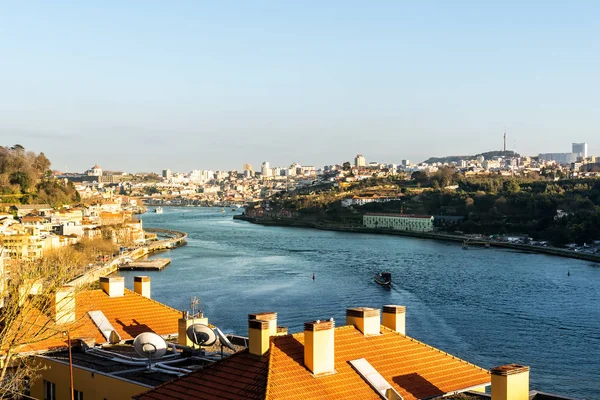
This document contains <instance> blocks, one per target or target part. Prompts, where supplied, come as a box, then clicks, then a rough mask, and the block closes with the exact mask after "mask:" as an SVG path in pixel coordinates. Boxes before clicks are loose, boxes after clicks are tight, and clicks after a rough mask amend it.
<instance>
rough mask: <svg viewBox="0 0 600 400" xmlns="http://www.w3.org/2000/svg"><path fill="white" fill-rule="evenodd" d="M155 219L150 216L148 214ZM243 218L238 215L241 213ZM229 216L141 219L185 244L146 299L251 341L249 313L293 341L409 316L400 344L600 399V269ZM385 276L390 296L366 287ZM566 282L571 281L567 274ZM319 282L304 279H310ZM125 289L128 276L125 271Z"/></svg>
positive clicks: (192, 212)
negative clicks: (181, 235) (373, 310)
mask: <svg viewBox="0 0 600 400" xmlns="http://www.w3.org/2000/svg"><path fill="white" fill-rule="evenodd" d="M151 211H152V210H151ZM239 212H240V211H237V213H239ZM233 214H234V212H233V211H231V209H225V212H221V209H220V208H191V207H190V208H171V207H165V209H164V214H154V213H151V212H149V213H148V214H145V215H143V216H142V218H143V221H144V225H145V226H148V227H159V228H169V229H175V230H180V231H185V232H187V233H188V234H189V237H188V245H187V246H184V247H181V248H178V249H175V250H173V251H170V252H168V254H166V253H162V254H157V255H155V256H154V257H170V258H171V259H172V263H171V265H169V266H168V267H167V268H166V269H165V270H164V271H162V272H147V273H146V272H144V274H147V275H150V276H151V278H152V297H153V298H154V299H156V300H158V301H161V302H163V303H165V304H168V305H170V306H172V307H174V308H177V309H181V310H184V309H189V308H190V305H189V303H190V297H191V296H198V297H199V298H200V300H201V308H202V310H203V311H204V313H205V315H206V316H208V318H209V321H210V322H211V323H213V324H215V325H217V326H219V327H220V328H221V329H222V330H224V331H226V332H233V333H236V334H240V335H244V336H246V335H247V314H248V313H252V312H261V311H276V312H277V313H278V318H279V324H280V325H286V326H288V327H289V328H290V331H291V332H297V331H300V330H301V329H302V323H303V322H305V321H309V320H314V319H325V318H330V317H333V318H334V319H335V320H336V322H337V324H338V325H342V324H344V322H345V309H346V308H347V307H353V306H370V307H377V308H381V306H382V305H384V304H400V305H406V306H407V322H406V324H407V328H406V329H407V333H408V335H410V336H412V337H415V338H417V339H419V340H421V341H424V342H425V343H428V344H430V345H432V346H435V347H437V348H440V349H442V350H445V351H447V352H449V353H451V354H454V355H457V356H459V357H461V358H464V359H466V360H467V361H470V362H472V363H474V364H477V365H480V366H482V367H484V368H489V367H492V366H497V365H500V364H504V363H510V362H517V363H524V364H526V365H530V366H531V388H532V389H538V390H542V391H547V392H554V393H560V394H565V395H571V396H574V397H585V398H597V396H598V389H599V388H600V265H598V264H593V263H589V262H585V261H579V260H573V259H568V258H559V257H552V256H545V255H538V254H527V253H520V252H514V251H510V250H495V249H475V248H470V249H469V250H466V251H465V250H462V249H461V246H460V245H459V244H456V243H445V242H436V241H430V240H419V239H413V238H405V237H395V236H385V235H368V234H351V233H340V232H327V231H318V230H312V229H300V228H281V227H264V226H260V225H253V224H250V223H247V222H243V221H234V220H233V219H232V215H233ZM383 270H387V271H391V272H392V276H393V280H394V287H393V289H391V290H388V289H385V288H382V287H380V286H379V285H377V284H375V283H374V281H373V276H374V274H375V273H376V272H379V271H383ZM568 272H570V276H568V275H567V273H568ZM313 273H314V274H315V276H316V279H315V280H314V281H313V280H312V274H313ZM120 274H121V275H123V276H125V277H126V285H127V287H129V288H130V289H132V288H133V276H135V275H139V274H140V272H121V273H120Z"/></svg>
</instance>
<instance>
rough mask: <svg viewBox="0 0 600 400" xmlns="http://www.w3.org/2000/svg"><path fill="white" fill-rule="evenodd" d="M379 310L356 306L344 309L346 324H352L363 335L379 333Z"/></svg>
mask: <svg viewBox="0 0 600 400" xmlns="http://www.w3.org/2000/svg"><path fill="white" fill-rule="evenodd" d="M379 315H380V311H379V309H377V308H370V307H357V308H348V309H346V325H354V326H355V327H356V328H357V329H358V330H359V331H361V332H362V333H363V335H365V336H372V335H379V334H380V333H381V332H380V321H379Z"/></svg>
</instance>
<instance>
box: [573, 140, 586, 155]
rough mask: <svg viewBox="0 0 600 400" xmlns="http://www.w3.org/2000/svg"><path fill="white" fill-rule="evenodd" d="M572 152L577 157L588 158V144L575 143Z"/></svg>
mask: <svg viewBox="0 0 600 400" xmlns="http://www.w3.org/2000/svg"><path fill="white" fill-rule="evenodd" d="M572 151H573V153H575V154H577V157H583V158H586V157H587V156H588V145H587V143H573V147H572Z"/></svg>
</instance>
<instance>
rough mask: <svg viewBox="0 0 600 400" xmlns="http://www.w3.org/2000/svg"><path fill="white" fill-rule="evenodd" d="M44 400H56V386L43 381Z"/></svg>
mask: <svg viewBox="0 0 600 400" xmlns="http://www.w3.org/2000/svg"><path fill="white" fill-rule="evenodd" d="M44 400H56V384H55V383H52V382H48V381H47V380H44Z"/></svg>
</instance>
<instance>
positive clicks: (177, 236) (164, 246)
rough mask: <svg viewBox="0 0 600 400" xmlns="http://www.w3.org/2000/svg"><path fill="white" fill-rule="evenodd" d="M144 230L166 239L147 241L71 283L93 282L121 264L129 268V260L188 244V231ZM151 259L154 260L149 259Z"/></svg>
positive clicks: (76, 284)
mask: <svg viewBox="0 0 600 400" xmlns="http://www.w3.org/2000/svg"><path fill="white" fill-rule="evenodd" d="M144 231H146V232H150V233H155V234H160V235H161V236H165V237H166V239H162V240H157V241H152V242H149V243H147V244H145V245H143V246H141V247H138V248H136V249H133V250H129V251H127V252H125V253H123V254H121V255H119V256H117V257H115V258H113V259H112V260H111V261H109V262H107V263H105V264H103V265H99V266H96V267H94V268H92V269H90V270H88V271H86V272H85V273H83V274H82V275H80V276H78V277H76V278H75V279H73V280H71V281H70V282H69V284H70V285H73V286H81V285H89V284H93V283H95V282H96V281H98V279H99V278H100V277H101V276H108V275H110V274H113V273H115V272H117V271H118V270H119V269H120V266H121V265H123V266H124V267H125V268H127V265H126V264H127V263H128V262H129V263H131V260H136V259H138V258H142V257H144V256H146V255H148V254H150V253H153V252H155V251H160V250H169V249H174V248H176V247H178V246H183V245H185V244H186V241H185V239H186V238H187V233H185V232H179V231H174V230H169V229H159V228H145V229H144ZM149 261H152V260H149ZM169 262H171V260H170V259H169ZM169 262H167V263H166V264H165V265H163V266H162V267H161V269H162V268H164V267H165V266H166V265H168V264H169ZM134 269H140V270H142V269H143V268H134ZM150 269H152V270H155V269H154V268H150Z"/></svg>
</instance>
